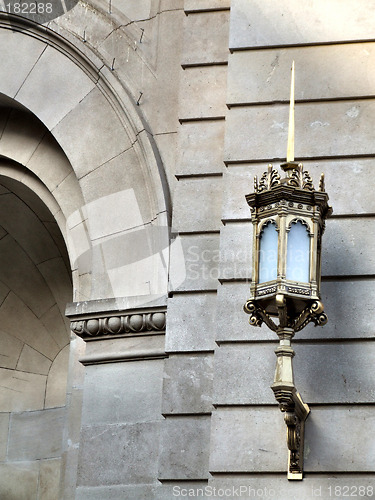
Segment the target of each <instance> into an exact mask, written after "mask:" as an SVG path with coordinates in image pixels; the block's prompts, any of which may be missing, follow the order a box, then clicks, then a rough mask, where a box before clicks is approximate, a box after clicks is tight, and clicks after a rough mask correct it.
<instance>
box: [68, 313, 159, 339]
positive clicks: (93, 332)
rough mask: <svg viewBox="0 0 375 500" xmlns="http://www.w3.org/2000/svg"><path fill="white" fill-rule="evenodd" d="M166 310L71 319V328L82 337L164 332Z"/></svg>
mask: <svg viewBox="0 0 375 500" xmlns="http://www.w3.org/2000/svg"><path fill="white" fill-rule="evenodd" d="M165 322H166V312H165V311H156V312H136V313H132V314H130V313H129V314H118V315H113V316H112V315H111V316H105V317H100V318H88V319H80V320H75V321H72V322H71V324H70V327H71V330H72V331H73V332H74V333H75V334H76V335H78V336H79V337H82V338H88V337H96V336H102V335H121V334H127V333H130V334H131V333H143V332H152V331H155V332H164V331H165Z"/></svg>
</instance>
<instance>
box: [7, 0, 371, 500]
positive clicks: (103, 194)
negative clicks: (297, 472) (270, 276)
mask: <svg viewBox="0 0 375 500" xmlns="http://www.w3.org/2000/svg"><path fill="white" fill-rule="evenodd" d="M373 3H374V2H373V1H372V0H371V1H370V2H368V1H366V2H365V1H364V0H361V1H358V0H345V1H342V0H331V1H330V2H326V1H324V0H314V2H307V1H303V2H297V0H291V1H288V2H287V1H279V2H275V1H274V0H252V1H250V2H249V1H248V0H231V1H229V0H142V1H141V2H124V1H122V0H112V2H107V1H105V0H90V1H87V2H86V1H83V0H82V1H79V2H77V4H76V5H75V6H74V8H72V9H71V10H69V11H68V12H66V13H65V14H64V15H62V16H60V17H58V18H55V19H53V20H50V22H49V24H48V27H44V28H40V27H39V28H38V27H36V26H30V25H29V24H27V23H26V24H25V22H24V21H22V20H21V19H19V18H17V19H16V20H13V24H12V25H11V26H10V24H9V19H8V18H7V17H6V16H4V15H3V14H1V15H0V41H1V44H2V53H3V54H2V64H1V66H0V93H1V96H0V104H1V106H0V108H1V113H0V130H1V133H0V155H1V157H2V158H1V163H0V176H1V181H2V182H1V185H2V191H1V196H0V198H1V200H0V201H1V203H2V211H1V216H0V218H1V219H0V220H1V226H2V227H4V229H3V230H2V231H4V234H3V233H1V234H0V246H1V248H3V249H4V252H3V253H4V255H2V259H3V264H2V268H1V269H0V299H1V306H0V317H1V320H2V326H1V328H0V329H1V330H2V332H3V337H2V338H3V344H2V345H3V346H4V347H2V351H1V352H0V354H1V355H2V357H1V358H0V361H1V360H2V364H1V365H0V369H1V372H2V380H3V382H4V381H6V376H5V375H4V373H3V372H5V371H6V372H7V373H8V371H10V370H13V371H17V370H19V371H22V372H23V373H27V377H30V378H33V379H35V380H36V379H37V380H38V383H35V384H34V385H33V391H34V392H38V390H39V392H40V393H42V392H43V391H44V392H45V393H46V395H45V394H44V393H43V397H42V396H40V395H39V396H40V397H39V399H38V398H37V397H36V396H35V398H34V396H33V394H34V393H32V392H30V391H27V390H26V389H25V387H26V385H25V386H23V389H22V395H21V396H19V397H17V398H15V397H14V394H13V395H9V392H8V393H7V396H6V397H4V398H3V401H2V405H3V406H1V407H0V432H1V439H0V461H1V462H0V497H1V496H2V495H3V496H4V495H7V498H9V499H11V498H13V497H14V498H17V500H18V499H21V498H28V500H31V499H32V500H34V499H35V500H47V499H48V498H53V500H56V498H57V497H56V495H58V496H59V498H64V500H72V499H73V498H77V499H80V500H95V499H98V500H99V499H100V500H102V499H103V498H105V499H108V500H115V499H116V500H117V499H118V500H120V499H121V500H123V499H124V498H126V499H128V500H132V499H134V500H142V499H147V500H150V499H155V500H172V499H173V498H176V497H178V496H187V495H185V494H184V492H188V491H189V490H190V496H191V497H194V498H202V499H203V498H209V497H210V496H211V497H214V494H213V491H214V488H216V489H217V491H219V490H220V491H221V492H222V491H224V490H226V491H227V493H228V491H229V493H228V494H227V493H226V496H227V498H232V497H235V496H236V493H235V492H238V491H241V497H242V498H248V499H250V498H261V497H266V496H267V495H268V497H269V498H271V497H274V498H277V499H278V500H284V499H285V500H286V499H288V500H291V499H296V500H297V499H298V500H301V499H303V500H305V499H306V500H308V499H310V498H313V497H314V496H320V497H322V498H330V497H333V496H336V497H343V496H344V490H343V487H344V486H349V488H351V489H349V492H350V493H353V492H354V493H356V494H357V496H364V495H363V494H362V493H363V492H365V494H366V495H367V497H368V498H371V495H372V494H370V491H371V487H372V480H373V477H374V473H375V469H374V464H375V456H374V455H375V452H374V446H373V445H374V442H373V439H372V438H371V431H370V432H369V433H367V432H366V431H367V429H371V427H372V423H373V420H374V417H375V414H374V411H373V401H374V390H373V385H374V375H373V361H374V357H375V352H374V345H373V341H372V338H373V327H372V324H371V313H372V311H373V309H374V306H373V300H372V296H373V292H372V287H373V281H374V275H375V271H374V269H375V259H374V255H373V251H372V246H373V245H372V242H373V236H374V218H373V215H374V213H375V210H374V196H373V195H372V190H371V185H372V169H373V167H372V162H373V156H374V151H373V149H374V146H373V144H374V141H373V135H374V134H373V128H374V127H373V122H374V118H373V116H375V113H374V111H375V107H374V99H373V97H374V91H373V81H374V78H373V77H374V73H375V69H374V68H375V66H374V64H373V63H372V60H373V55H374V42H373V25H374V21H375V19H374V14H373V12H374V11H375V10H374V7H375V5H373ZM293 60H295V64H296V109H295V121H296V137H295V142H296V150H295V153H296V159H297V160H301V161H303V163H304V166H305V168H306V169H307V170H308V171H309V172H310V174H311V175H312V177H313V180H314V181H315V184H317V182H318V179H319V176H320V173H321V172H322V171H324V173H325V176H326V189H327V192H328V194H329V195H330V202H331V204H332V206H333V208H334V215H333V216H332V218H330V219H329V221H328V222H327V227H326V232H325V234H324V239H323V249H324V250H323V282H322V300H323V303H324V304H325V310H326V312H327V314H328V316H329V322H328V324H327V325H326V326H325V327H324V328H314V327H312V326H308V327H307V328H305V329H304V330H303V331H301V332H299V333H298V334H297V335H296V338H295V340H294V343H293V345H294V348H295V351H296V357H295V359H294V367H295V383H296V386H297V388H298V390H299V391H300V393H301V395H302V397H303V399H304V400H305V402H307V403H308V404H309V406H310V408H311V415H310V416H309V418H308V420H307V423H306V445H305V479H304V480H303V481H293V482H288V480H287V477H286V470H287V447H286V439H285V435H286V428H285V425H284V422H283V417H282V415H281V414H280V411H279V410H278V407H277V404H276V401H275V399H274V396H273V393H272V391H271V389H270V388H269V386H270V385H271V383H272V381H273V374H274V367H275V361H276V357H275V355H274V349H275V347H276V345H277V339H276V338H275V337H276V336H275V335H274V334H273V333H272V332H271V331H269V330H268V329H267V328H266V327H264V326H263V327H262V328H255V327H251V326H250V325H249V324H248V322H247V319H248V317H247V316H246V315H245V314H244V313H243V311H242V306H243V304H244V302H245V301H246V299H247V298H248V293H249V282H250V280H251V259H252V245H251V234H252V228H251V222H250V213H249V211H248V207H247V205H246V201H245V195H246V194H248V193H249V192H251V191H252V189H253V177H254V175H258V176H259V175H260V174H261V173H262V172H263V171H265V170H266V167H267V164H268V163H270V162H272V163H273V164H274V165H275V166H277V165H278V164H279V163H281V162H283V161H284V160H285V155H286V143H287V132H288V111H289V102H288V100H289V78H290V66H291V62H292V61H293ZM15 182H18V183H19V185H18V184H17V186H18V189H21V188H20V186H23V190H21V191H17V190H16V191H15V186H16V185H15V184H12V183H15ZM24 186H28V189H31V190H32V191H33V192H34V194H35V195H36V196H37V197H39V198H40V200H42V201H43V203H44V204H45V205H46V207H48V210H49V212H48V217H47V216H46V215H45V214H46V213H45V212H43V213H42V214H39V213H38V217H37V219H38V220H36V221H35V217H34V216H33V215H32V214H30V213H29V211H30V210H29V209H30V203H31V201H30V200H31V198H30V196H29V195H28V191H27V190H25V187H24ZM9 192H13V194H14V196H13V197H12V198H11V201H12V203H13V204H12V203H11V204H9V203H8V204H7V203H6V201H7V200H8V201H9V200H10V198H9V196H8V195H9ZM16 194H17V196H16ZM35 199H37V198H35ZM20 200H21V202H22V203H25V202H27V203H28V204H27V203H26V204H27V207H29V208H27V207H21V208H19V206H18V208H17V209H15V208H14V207H15V205H16V204H19V203H20ZM31 205H32V206H33V207H34V209H35V207H39V208H38V210H41V208H40V205H39V203H36V204H35V203H34V204H33V203H31ZM32 212H33V211H32ZM17 214H20V215H19V216H18V218H17ZM20 220H21V221H28V222H27V224H24V225H22V224H21V223H20ZM25 227H27V228H28V229H30V231H24V229H23V228H25ZM46 228H48V231H47V233H48V234H47V236H48V238H47V240H48V241H47V240H46V239H45V231H46V230H47V229H46ZM59 230H60V232H61V234H60V232H59ZM25 235H26V236H25ZM57 235H58V236H57ZM11 238H13V240H14V241H12V246H10V247H9V248H8V249H6V248H5V247H6V244H7V242H9V241H11ZM63 240H64V241H63ZM46 241H47V243H46ZM20 242H23V244H22V245H21V246H22V247H23V248H24V250H25V251H24V253H23V254H22V258H19V259H16V253H17V252H18V251H19V248H18V246H19V244H20ZM56 242H58V255H55V254H53V255H52V257H55V258H57V259H58V264H61V263H62V261H64V262H65V263H66V264H67V266H68V267H69V266H70V269H69V271H71V274H72V278H73V279H72V283H69V282H68V283H67V282H66V278H67V277H68V275H69V273H68V272H66V273H62V272H60V271H59V269H60V268H58V266H57V265H56V267H53V266H52V264H51V262H50V261H51V259H49V257H51V256H50V255H49V254H48V251H51V249H55V246H56ZM46 253H47V254H48V255H47V257H45V254H46ZM67 256H68V257H67ZM15 259H16V260H15ZM64 259H65V260H64ZM68 260H69V262H68ZM30 262H33V264H32V265H31V263H30ZM56 262H57V261H56ZM4 263H5V265H4ZM26 264H28V265H29V267H27V266H26ZM22 266H24V267H22ZM25 266H26V267H25ZM17 269H18V270H17ZM22 269H25V272H21V271H22ZM30 269H31V270H30ZM10 270H12V272H10ZM38 273H39V274H38ZM8 275H11V277H12V279H11V280H10V281H11V285H12V286H10V285H8V284H7V280H8ZM26 275H27V276H28V277H30V276H34V278H33V279H31V281H27V280H26V279H25V276H26ZM35 276H36V277H35ZM41 277H42V278H43V279H44V280H45V281H46V282H47V284H48V287H47V288H48V289H49V290H50V291H48V290H47V292H48V293H42V291H43V290H44V287H45V286H46V285H45V284H44V282H43V280H42V278H41ZM38 280H39V281H38ZM3 285H4V286H3ZM3 288H4V290H3ZM36 291H38V293H36ZM50 292H51V293H50ZM23 295H25V297H23ZM17 297H18V299H17ZM12 300H13V302H11V301H12ZM16 300H18V302H19V301H20V300H21V303H17V304H16V302H15V301H16ZM71 300H73V301H74V302H73V303H70V304H69V305H68V307H67V309H66V314H67V316H68V317H69V318H70V320H71V322H72V323H71V327H72V330H73V332H74V333H73V334H72V338H71V348H70V349H71V352H72V353H73V354H72V355H71V357H70V361H69V365H68V361H67V359H66V360H65V364H64V363H60V362H59V360H60V358H59V356H61V357H62V356H63V354H61V355H60V354H58V348H59V349H65V351H66V352H67V351H68V347H66V346H67V343H68V340H69V339H68V338H65V337H64V335H65V332H63V327H61V328H60V327H59V328H57V327H55V326H54V328H55V330H53V332H52V330H51V328H50V327H51V322H53V321H52V320H53V319H54V321H55V323H56V321H57V319H59V318H60V317H61V314H62V311H63V310H64V308H65V305H66V303H67V302H70V301H71ZM47 306H49V307H50V309H48V307H47ZM48 312H50V316H51V317H50V316H48V317H46V314H47V313H48ZM33 315H34V316H35V318H34V316H33ZM165 315H166V316H165ZM30 318H32V319H30ZM56 318H57V319H56ZM165 319H166V323H165ZM59 321H60V319H59ZM56 324H57V323H56ZM14 325H15V327H14V328H13V326H14ZM26 327H27V328H26ZM51 332H52V341H51V339H50V337H51ZM62 332H63V333H62ZM79 337H83V338H84V340H85V344H84V343H83V341H82V340H81V339H80V338H79ZM38 342H39V343H38ZM51 342H52V344H51V345H53V348H54V351H53V350H52V351H53V352H52V351H51V349H50V343H51ZM53 342H54V343H53ZM84 345H86V352H85V353H84V352H83V351H84V349H83V346H84ZM34 351H35V353H34ZM55 351H56V352H55ZM65 351H64V352H65ZM56 355H57V357H56V361H54V360H55V356H56ZM4 357H6V358H5V361H4V359H3V358H4ZM79 357H80V361H78V358H79ZM54 364H56V366H57V368H56V371H54ZM62 365H64V366H62ZM51 367H52V368H51ZM83 370H85V379H84V383H83V381H82V376H83ZM47 372H48V373H49V374H50V375H48V373H47ZM57 372H58V374H57V375H56V373H57ZM17 373H18V372H17ZM12 375H13V373H12ZM47 375H48V377H47ZM25 376H26V375H25ZM49 379H50V382H49ZM56 379H58V380H56ZM49 383H50V385H51V387H53V389H54V390H53V391H52V389H51V394H52V395H51V396H49ZM65 383H66V385H65ZM38 384H39V385H38ZM61 388H63V389H61ZM2 390H3V389H2ZM82 392H83V394H84V396H83V406H82V408H81V396H82ZM38 394H39V393H38ZM65 396H66V398H65ZM36 400H37V402H35V401H36ZM30 401H31V403H30ZM65 402H66V405H65ZM81 410H82V411H81ZM25 412H26V413H25ZM81 419H82V420H81ZM43 431H45V435H46V439H44V440H43V439H42V438H40V435H41V434H42V433H43ZM35 437H37V438H36V439H34V438H35ZM52 438H53V439H52ZM47 445H48V446H47ZM52 448H53V450H52ZM8 478H10V480H9V479H8ZM20 478H21V479H20ZM58 483H60V492H59V493H56V492H57V490H58ZM30 485H31V486H30ZM38 485H39V486H38ZM335 487H337V488H338V489H336V490H335ZM360 487H361V488H362V489H360ZM38 488H39V490H38ZM330 488H331V489H330ZM340 488H341V489H340ZM363 488H365V489H363ZM210 493H211V494H210ZM336 493H339V494H336ZM11 495H13V497H12V496H11ZM25 495H26V496H25ZM27 495H29V497H27ZM220 496H221V497H222V496H223V495H220ZM353 496H356V495H353Z"/></svg>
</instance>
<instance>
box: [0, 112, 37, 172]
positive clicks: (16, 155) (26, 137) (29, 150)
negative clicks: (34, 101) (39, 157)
mask: <svg viewBox="0 0 375 500" xmlns="http://www.w3.org/2000/svg"><path fill="white" fill-rule="evenodd" d="M44 134H45V130H44V128H43V125H42V124H41V123H40V122H38V121H37V120H35V118H34V117H33V116H32V115H31V114H29V113H25V112H24V111H23V110H19V109H13V110H12V111H11V112H10V114H9V118H8V121H7V123H6V125H5V128H4V131H3V133H2V136H1V141H0V154H1V155H4V156H6V157H9V158H12V159H13V160H15V161H18V162H19V163H21V164H22V165H26V164H27V162H28V161H29V160H30V158H31V156H32V155H33V153H34V151H35V150H36V148H37V147H38V144H39V142H40V141H41V140H42V138H43V136H44ZM20 135H21V136H22V137H23V139H22V141H20Z"/></svg>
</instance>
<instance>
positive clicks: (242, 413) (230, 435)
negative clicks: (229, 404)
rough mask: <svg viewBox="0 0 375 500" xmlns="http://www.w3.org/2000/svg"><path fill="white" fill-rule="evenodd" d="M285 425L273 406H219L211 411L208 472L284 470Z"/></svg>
mask: <svg viewBox="0 0 375 500" xmlns="http://www.w3.org/2000/svg"><path fill="white" fill-rule="evenodd" d="M285 433H286V426H285V424H284V419H283V417H282V415H281V413H280V410H279V409H278V408H277V406H275V407H268V408H260V407H255V408H251V407H248V408H243V409H240V410H239V409H219V410H217V411H215V412H214V413H213V414H212V426H211V443H210V448H211V453H210V465H209V467H210V471H212V472H225V471H228V472H256V471H257V472H266V471H279V470H286V467H287V447H286V443H285Z"/></svg>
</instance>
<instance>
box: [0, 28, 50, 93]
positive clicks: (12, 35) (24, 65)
mask: <svg viewBox="0 0 375 500" xmlns="http://www.w3.org/2000/svg"><path fill="white" fill-rule="evenodd" d="M0 44H1V47H2V61H3V62H2V66H1V70H2V71H1V78H0V80H1V84H0V92H1V93H2V94H4V95H7V96H10V97H14V96H15V95H16V94H17V92H18V90H19V89H20V87H21V85H22V84H23V82H24V81H25V78H26V77H27V75H28V74H29V73H30V71H31V70H32V68H33V67H34V65H35V63H36V62H37V61H38V59H39V57H40V56H41V54H42V53H43V51H45V50H46V47H47V45H46V44H45V43H43V42H42V41H40V40H38V39H37V38H34V37H31V36H25V35H24V33H23V32H22V31H21V32H17V31H14V30H7V29H3V30H1V35H0Z"/></svg>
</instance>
